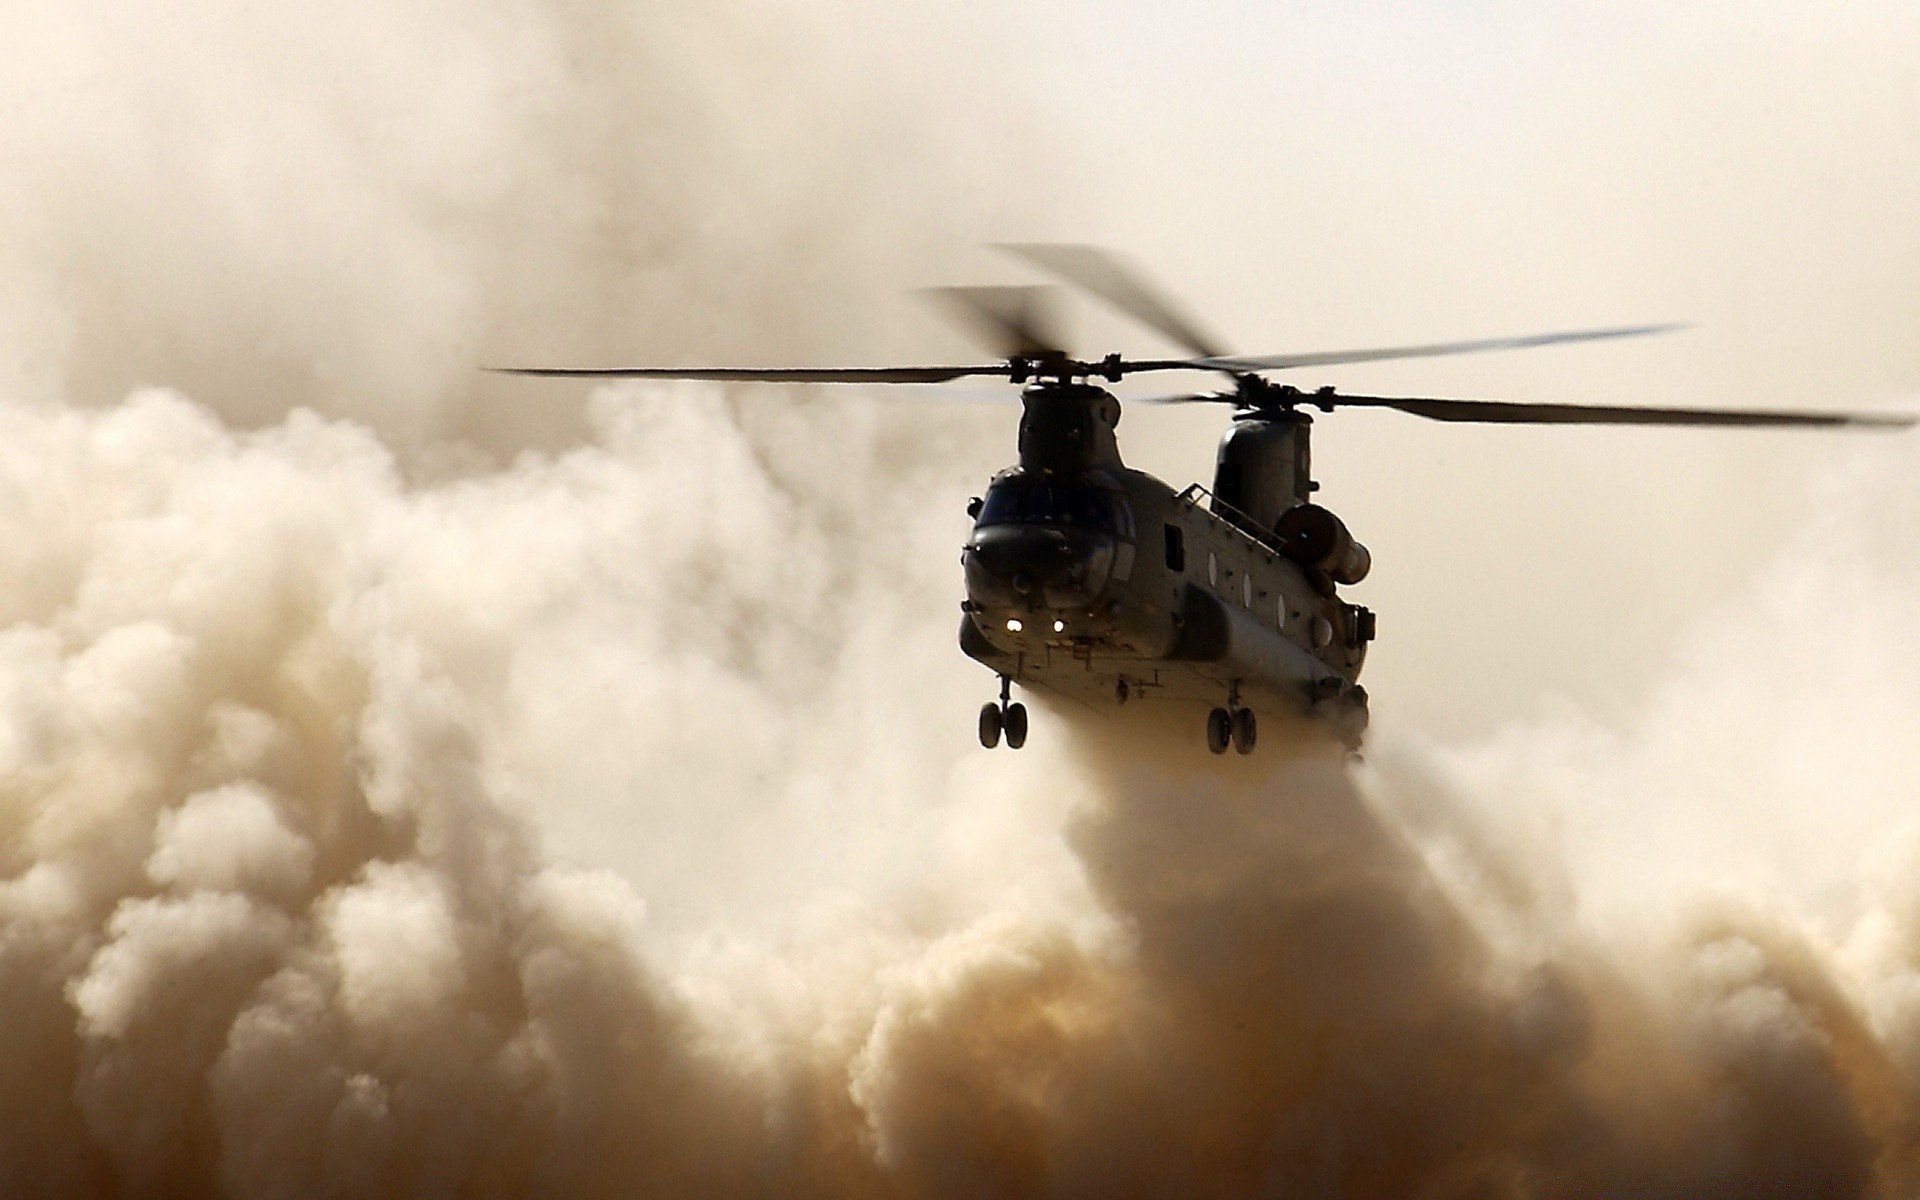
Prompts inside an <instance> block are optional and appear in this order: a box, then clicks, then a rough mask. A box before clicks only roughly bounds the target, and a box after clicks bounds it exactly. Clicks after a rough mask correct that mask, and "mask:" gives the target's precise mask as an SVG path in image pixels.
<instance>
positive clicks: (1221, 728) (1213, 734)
mask: <svg viewBox="0 0 1920 1200" xmlns="http://www.w3.org/2000/svg"><path fill="white" fill-rule="evenodd" d="M1232 738H1233V718H1232V717H1230V716H1228V715H1227V710H1226V709H1224V708H1216V709H1214V710H1213V711H1212V712H1210V713H1208V714H1207V749H1209V750H1211V751H1213V752H1214V753H1215V754H1225V753H1226V752H1227V743H1228V742H1229V741H1231V740H1232Z"/></svg>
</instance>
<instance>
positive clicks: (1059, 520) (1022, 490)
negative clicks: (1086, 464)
mask: <svg viewBox="0 0 1920 1200" xmlns="http://www.w3.org/2000/svg"><path fill="white" fill-rule="evenodd" d="M976 523H977V524H979V525H981V526H988V525H1052V526H1058V527H1061V528H1066V529H1084V530H1088V531H1090V532H1094V533H1106V534H1114V533H1121V532H1123V531H1124V530H1123V526H1124V524H1125V521H1124V518H1123V514H1121V513H1118V512H1116V511H1115V504H1114V502H1113V500H1110V499H1109V498H1108V497H1107V496H1105V495H1103V494H1102V493H1101V492H1099V491H1098V490H1096V489H1094V488H1092V487H1088V486H1086V485H1085V484H1058V483H1041V482H1039V481H1036V480H1029V479H1021V478H1017V477H1016V478H1011V479H1003V480H1001V481H1000V482H998V483H996V484H994V485H993V486H992V487H990V488H988V489H987V494H986V497H985V499H984V501H983V502H982V504H981V506H980V516H979V519H978V521H977V522H976Z"/></svg>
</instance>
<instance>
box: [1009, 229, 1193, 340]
mask: <svg viewBox="0 0 1920 1200" xmlns="http://www.w3.org/2000/svg"><path fill="white" fill-rule="evenodd" d="M994 249H996V250H1000V251H1003V252H1005V253H1007V254H1011V255H1013V256H1014V257H1015V258H1019V259H1023V260H1025V261H1026V262H1029V263H1032V264H1033V265H1034V266H1036V267H1039V268H1040V269H1041V270H1042V271H1046V272H1047V273H1048V274H1051V275H1054V276H1057V277H1058V278H1060V279H1063V280H1065V281H1066V282H1068V283H1071V284H1073V285H1074V286H1075V287H1078V288H1081V289H1082V290H1084V291H1087V292H1090V293H1092V294H1093V295H1095V296H1098V297H1100V299H1102V300H1105V301H1106V302H1107V303H1108V304H1111V305H1113V306H1114V307H1115V308H1117V309H1119V310H1120V311H1121V312H1123V313H1125V314H1127V315H1128V316H1130V317H1132V318H1133V319H1134V320H1136V321H1138V322H1140V323H1141V324H1142V325H1145V326H1147V327H1148V328H1150V329H1157V330H1159V331H1160V332H1161V333H1163V334H1165V335H1166V336H1167V337H1168V338H1170V339H1172V340H1173V341H1174V342H1175V343H1177V344H1178V345H1181V346H1184V347H1185V348H1186V349H1188V350H1191V351H1193V353H1195V354H1197V355H1199V356H1201V357H1202V358H1215V357H1221V356H1224V355H1226V353H1227V348H1226V346H1225V344H1223V343H1222V342H1221V341H1220V340H1219V339H1218V338H1216V337H1214V336H1213V335H1212V334H1210V333H1207V332H1206V331H1205V330H1203V329H1202V328H1201V327H1200V325H1199V324H1198V323H1197V322H1195V321H1194V320H1193V318H1191V317H1189V316H1187V315H1186V314H1185V313H1184V312H1182V311H1181V310H1180V307H1179V305H1177V304H1175V303H1173V302H1172V301H1171V300H1168V299H1167V298H1166V297H1165V296H1163V295H1161V294H1160V293H1159V292H1158V291H1157V290H1156V289H1155V288H1153V287H1152V286H1150V285H1149V284H1148V283H1147V282H1146V281H1145V280H1144V279H1143V278H1142V277H1141V276H1140V274H1139V272H1138V271H1136V270H1134V269H1133V268H1131V267H1129V266H1127V265H1126V264H1125V263H1123V262H1121V261H1120V260H1119V259H1118V258H1117V257H1115V256H1114V255H1113V254H1112V253H1111V252H1110V251H1106V250H1102V249H1101V248H1100V247H1098V246H1085V245H1077V244H1071V243H1034V242H1022V243H1016V244H1011V245H1000V246H996V247H994Z"/></svg>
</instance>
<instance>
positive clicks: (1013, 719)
mask: <svg viewBox="0 0 1920 1200" xmlns="http://www.w3.org/2000/svg"><path fill="white" fill-rule="evenodd" d="M1000 721H1001V724H1003V725H1005V726H1006V730H1007V749H1009V750H1018V749H1019V748H1020V747H1022V746H1024V745H1026V744H1027V706H1026V705H1024V704H1019V703H1014V704H1009V705H1007V711H1006V713H1005V714H1004V715H1002V716H1001V718H1000Z"/></svg>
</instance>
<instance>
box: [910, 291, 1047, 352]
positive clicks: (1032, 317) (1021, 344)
mask: <svg viewBox="0 0 1920 1200" xmlns="http://www.w3.org/2000/svg"><path fill="white" fill-rule="evenodd" d="M925 294H926V295H928V296H931V297H932V298H933V299H935V300H938V301H940V302H941V303H943V304H945V305H946V307H947V308H948V310H949V311H951V312H953V313H955V314H956V315H958V316H959V317H960V319H961V320H962V321H964V322H966V324H968V325H969V326H971V327H972V328H973V331H974V332H975V333H976V334H978V335H980V336H981V337H982V338H983V339H984V340H985V341H986V344H987V345H989V346H991V347H992V348H993V349H994V350H995V351H996V352H998V353H1000V354H1002V355H1004V356H1006V357H1007V358H1010V359H1013V358H1065V357H1066V351H1065V350H1063V349H1062V348H1061V347H1062V345H1063V343H1064V340H1065V339H1063V338H1062V337H1061V336H1060V319H1059V305H1058V303H1057V294H1056V293H1055V292H1054V291H1053V289H1051V288H1038V287H944V288H928V289H926V292H925Z"/></svg>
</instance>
